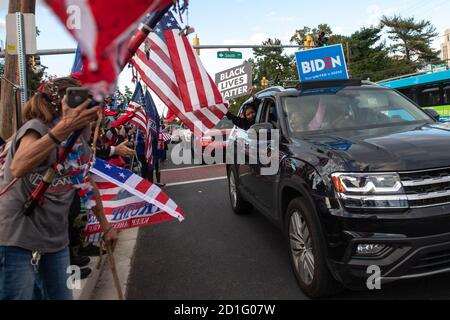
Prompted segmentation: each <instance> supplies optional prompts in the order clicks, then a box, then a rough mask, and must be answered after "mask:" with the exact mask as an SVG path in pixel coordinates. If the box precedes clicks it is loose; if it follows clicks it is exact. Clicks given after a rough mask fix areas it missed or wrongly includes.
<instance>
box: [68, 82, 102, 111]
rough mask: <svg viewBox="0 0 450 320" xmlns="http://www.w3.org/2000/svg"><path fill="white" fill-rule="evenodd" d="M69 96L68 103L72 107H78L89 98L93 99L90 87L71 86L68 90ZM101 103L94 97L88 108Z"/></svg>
mask: <svg viewBox="0 0 450 320" xmlns="http://www.w3.org/2000/svg"><path fill="white" fill-rule="evenodd" d="M66 96H67V105H68V106H69V107H70V108H76V107H78V106H79V105H80V104H82V103H83V102H85V101H86V100H87V99H92V96H91V95H90V94H89V91H88V89H86V88H80V87H71V88H67V90H66ZM99 104H100V103H99V102H97V101H95V100H94V99H92V101H91V103H90V104H89V105H88V107H87V108H88V109H90V108H92V107H95V106H98V105H99Z"/></svg>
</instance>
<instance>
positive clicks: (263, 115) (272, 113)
mask: <svg viewBox="0 0 450 320" xmlns="http://www.w3.org/2000/svg"><path fill="white" fill-rule="evenodd" d="M256 122H257V123H266V122H269V123H272V124H273V125H274V126H275V127H276V126H277V123H278V114H277V108H276V104H275V101H274V100H273V99H271V98H266V99H264V100H263V102H262V107H261V108H260V112H259V113H258V116H257V120H256Z"/></svg>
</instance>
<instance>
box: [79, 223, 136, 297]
mask: <svg viewBox="0 0 450 320" xmlns="http://www.w3.org/2000/svg"><path fill="white" fill-rule="evenodd" d="M138 231H139V229H129V230H125V231H121V232H120V233H119V241H118V242H117V246H116V249H115V251H114V258H115V260H116V268H117V274H118V277H119V281H120V284H121V287H122V292H123V295H124V296H125V297H126V288H127V283H128V275H129V273H130V268H131V261H132V258H133V256H134V251H135V248H136V241H137V235H138ZM99 261H100V257H93V258H91V262H90V264H89V268H91V269H92V273H91V274H90V275H89V277H88V278H87V279H85V280H82V281H81V288H80V289H79V290H73V297H74V300H118V297H117V291H116V287H115V285H114V281H113V277H112V274H111V269H110V266H109V261H108V256H107V255H104V256H103V260H102V261H101V263H100V268H99V269H97V268H96V267H97V264H98V262H99Z"/></svg>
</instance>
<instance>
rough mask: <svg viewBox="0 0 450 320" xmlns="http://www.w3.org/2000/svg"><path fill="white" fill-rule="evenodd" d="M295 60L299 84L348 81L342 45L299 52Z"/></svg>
mask: <svg viewBox="0 0 450 320" xmlns="http://www.w3.org/2000/svg"><path fill="white" fill-rule="evenodd" d="M295 57H296V58H297V66H298V73H299V76H300V82H305V81H320V80H339V79H348V71H347V64H346V63H345V56H344V50H343V48H342V45H340V44H338V45H334V46H328V47H322V48H316V49H311V50H305V51H300V52H297V53H296V54H295Z"/></svg>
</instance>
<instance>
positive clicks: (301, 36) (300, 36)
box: [291, 24, 336, 46]
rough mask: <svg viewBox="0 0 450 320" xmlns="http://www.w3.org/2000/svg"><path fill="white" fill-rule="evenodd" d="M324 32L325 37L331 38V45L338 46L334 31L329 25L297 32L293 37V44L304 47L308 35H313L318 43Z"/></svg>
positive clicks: (304, 28)
mask: <svg viewBox="0 0 450 320" xmlns="http://www.w3.org/2000/svg"><path fill="white" fill-rule="evenodd" d="M322 32H324V33H325V36H326V37H327V38H329V40H330V41H329V42H330V43H329V44H336V42H334V41H336V39H335V38H334V37H333V31H332V30H331V27H330V26H329V25H328V24H319V25H318V26H317V27H315V28H310V27H306V26H305V27H303V28H301V29H298V30H296V31H295V34H294V35H293V36H292V37H291V42H292V43H297V44H298V45H300V46H302V45H303V44H304V41H305V38H306V36H307V35H312V36H313V38H314V40H315V41H317V38H318V36H319V34H320V33H322Z"/></svg>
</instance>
